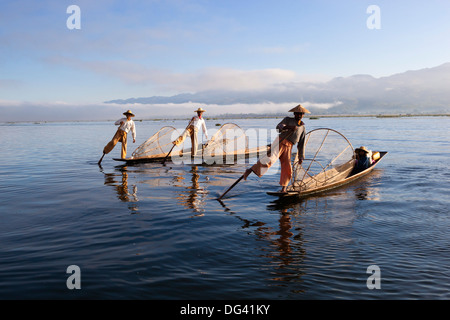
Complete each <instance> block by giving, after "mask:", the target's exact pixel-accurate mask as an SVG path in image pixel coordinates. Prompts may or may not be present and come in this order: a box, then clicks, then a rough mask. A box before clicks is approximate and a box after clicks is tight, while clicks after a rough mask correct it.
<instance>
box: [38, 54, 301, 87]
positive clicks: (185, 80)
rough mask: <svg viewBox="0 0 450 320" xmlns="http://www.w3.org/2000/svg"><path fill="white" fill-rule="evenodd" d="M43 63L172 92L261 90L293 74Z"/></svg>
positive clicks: (118, 63)
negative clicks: (188, 70)
mask: <svg viewBox="0 0 450 320" xmlns="http://www.w3.org/2000/svg"><path fill="white" fill-rule="evenodd" d="M45 61H46V62H47V63H51V64H61V65H65V66H70V67H73V68H77V69H80V68H82V69H84V70H88V71H90V72H94V73H96V74H100V75H104V76H108V77H113V78H116V79H119V80H121V81H123V82H124V83H126V84H129V85H149V86H152V87H154V88H156V89H162V90H164V91H174V92H198V91H209V90H230V91H244V90H263V89H266V88H268V87H271V86H273V85H276V84H280V83H286V82H292V81H295V80H296V79H297V77H298V76H297V74H296V73H295V72H293V71H291V70H284V69H276V68H273V69H261V70H238V69H229V68H204V69H201V70H198V71H194V72H186V73H182V72H172V71H169V70H165V69H157V68H153V67H148V66H146V65H142V64H138V63H134V62H129V61H121V60H115V61H93V60H91V61H83V60H80V59H77V58H70V57H63V56H53V57H51V58H47V59H45Z"/></svg>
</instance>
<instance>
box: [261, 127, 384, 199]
mask: <svg viewBox="0 0 450 320" xmlns="http://www.w3.org/2000/svg"><path fill="white" fill-rule="evenodd" d="M305 149H306V152H307V153H309V155H310V157H307V158H306V159H305V160H304V162H303V163H302V164H299V163H298V162H296V164H295V165H294V167H295V175H294V177H293V183H292V185H291V186H289V187H288V191H287V192H283V193H282V192H267V194H268V195H272V196H278V197H282V198H284V197H292V196H296V197H306V196H310V195H313V194H317V193H321V192H325V191H328V190H331V189H335V188H339V187H341V186H343V185H345V184H348V183H350V182H352V181H355V180H357V179H360V178H361V177H364V176H365V175H367V174H369V173H370V172H372V171H373V169H374V168H375V167H376V165H377V164H378V163H379V162H380V161H381V159H382V158H383V157H384V156H385V155H386V154H387V152H386V151H379V152H378V151H375V152H373V162H372V163H371V165H370V166H369V167H367V168H366V169H364V170H362V171H359V172H358V171H355V159H354V150H353V147H352V146H351V144H350V142H349V141H348V140H347V139H346V138H345V137H344V136H343V135H342V134H340V133H339V132H337V131H335V130H331V129H316V130H313V131H311V132H309V133H308V134H307V138H306V147H305Z"/></svg>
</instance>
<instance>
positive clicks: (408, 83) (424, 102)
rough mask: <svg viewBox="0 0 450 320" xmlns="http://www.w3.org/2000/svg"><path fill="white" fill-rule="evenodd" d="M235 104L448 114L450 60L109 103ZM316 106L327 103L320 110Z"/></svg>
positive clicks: (334, 111) (340, 111)
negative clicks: (375, 73)
mask: <svg viewBox="0 0 450 320" xmlns="http://www.w3.org/2000/svg"><path fill="white" fill-rule="evenodd" d="M188 102H194V103H199V104H205V105H208V104H216V105H233V104H261V103H268V102H271V103H298V102H308V103H309V104H310V105H311V106H312V107H311V110H312V111H315V113H320V114H379V113H448V112H450V63H445V64H443V65H440V66H437V67H434V68H427V69H421V70H415V71H407V72H404V73H399V74H394V75H391V76H388V77H381V78H374V77H372V76H370V75H353V76H350V77H338V78H334V79H332V80H330V81H327V82H323V83H309V82H293V83H284V84H279V85H276V86H273V87H272V88H270V89H267V90H264V91H262V90H261V91H227V90H223V91H222V90H215V91H202V92H197V93H181V94H177V95H174V96H167V97H165V96H152V97H143V98H129V99H118V100H111V101H106V103H117V104H133V103H140V104H167V103H175V104H180V103H188ZM314 105H318V106H320V105H328V106H331V107H328V108H319V107H317V108H315V107H314Z"/></svg>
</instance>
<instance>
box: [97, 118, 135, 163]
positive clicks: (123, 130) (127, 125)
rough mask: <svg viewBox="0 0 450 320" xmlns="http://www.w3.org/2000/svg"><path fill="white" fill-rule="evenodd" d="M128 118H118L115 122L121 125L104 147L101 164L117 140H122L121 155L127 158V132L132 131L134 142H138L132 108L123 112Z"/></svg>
mask: <svg viewBox="0 0 450 320" xmlns="http://www.w3.org/2000/svg"><path fill="white" fill-rule="evenodd" d="M123 114H124V115H125V117H126V118H121V119H119V120H117V121H116V122H115V123H114V124H115V125H116V126H119V128H118V129H117V131H116V134H115V135H114V137H113V138H112V140H111V141H110V142H108V144H107V145H106V146H105V148H103V156H102V157H101V158H100V160H99V161H98V164H100V163H101V162H102V160H103V157H104V156H105V154H108V153H110V152H111V150H112V149H114V147H115V146H116V144H117V142H122V150H121V153H120V156H121V158H122V159H125V157H126V156H127V134H128V132H130V131H131V133H132V135H133V143H135V142H136V127H135V125H134V121H133V120H132V119H131V118H132V117H134V114H133V112H131V110H128V111H125V112H124V113H123Z"/></svg>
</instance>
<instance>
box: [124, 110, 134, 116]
mask: <svg viewBox="0 0 450 320" xmlns="http://www.w3.org/2000/svg"><path fill="white" fill-rule="evenodd" d="M123 114H124V115H127V114H129V115H131V116H132V117H134V113H133V112H131V110H127V111H125V112H124V113H123Z"/></svg>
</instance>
